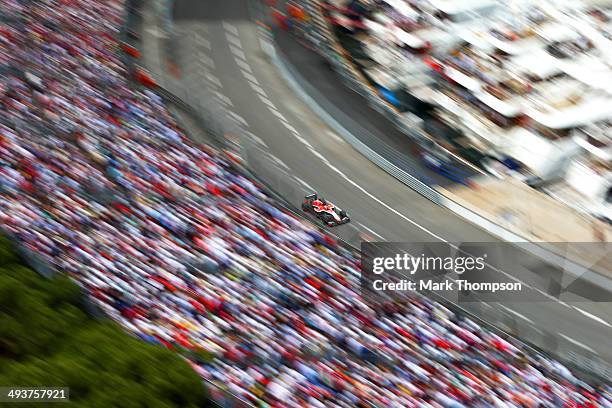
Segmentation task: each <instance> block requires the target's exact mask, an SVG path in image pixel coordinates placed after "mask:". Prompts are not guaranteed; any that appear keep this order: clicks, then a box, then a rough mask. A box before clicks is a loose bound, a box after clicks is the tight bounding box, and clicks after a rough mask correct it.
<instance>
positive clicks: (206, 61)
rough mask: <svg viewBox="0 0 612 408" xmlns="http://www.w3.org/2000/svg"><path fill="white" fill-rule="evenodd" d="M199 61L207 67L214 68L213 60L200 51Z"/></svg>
mask: <svg viewBox="0 0 612 408" xmlns="http://www.w3.org/2000/svg"><path fill="white" fill-rule="evenodd" d="M200 61H202V62H203V63H204V65H206V66H207V67H208V68H210V69H215V61H213V59H212V58H210V57H209V56H208V55H205V54H202V53H200Z"/></svg>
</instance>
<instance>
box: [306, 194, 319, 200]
mask: <svg viewBox="0 0 612 408" xmlns="http://www.w3.org/2000/svg"><path fill="white" fill-rule="evenodd" d="M304 199H305V200H310V199H312V200H316V199H317V193H312V194H308V195H306V196H305V197H304Z"/></svg>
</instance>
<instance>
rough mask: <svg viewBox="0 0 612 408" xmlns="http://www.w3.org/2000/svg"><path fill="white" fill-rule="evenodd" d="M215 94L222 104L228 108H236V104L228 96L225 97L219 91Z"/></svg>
mask: <svg viewBox="0 0 612 408" xmlns="http://www.w3.org/2000/svg"><path fill="white" fill-rule="evenodd" d="M214 94H215V97H216V98H217V99H219V100H220V101H221V103H223V104H225V105H227V106H234V103H233V102H232V100H231V99H230V98H229V97H228V96H226V95H223V94H222V93H221V92H218V91H215V92H214Z"/></svg>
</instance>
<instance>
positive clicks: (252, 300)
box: [0, 0, 612, 407]
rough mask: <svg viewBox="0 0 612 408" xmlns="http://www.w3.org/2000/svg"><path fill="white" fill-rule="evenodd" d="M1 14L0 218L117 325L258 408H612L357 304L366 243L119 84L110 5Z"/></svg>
mask: <svg viewBox="0 0 612 408" xmlns="http://www.w3.org/2000/svg"><path fill="white" fill-rule="evenodd" d="M0 6H1V7H2V14H1V18H2V19H3V21H2V22H1V23H0V24H1V27H0V42H1V46H0V63H1V64H2V65H1V66H0V69H1V70H2V76H1V80H0V109H1V110H2V113H1V114H0V121H1V123H0V223H1V225H2V227H3V228H4V229H5V230H8V231H10V232H11V233H12V234H14V235H15V236H16V237H18V239H19V240H20V241H21V243H22V245H24V246H26V247H28V248H29V249H32V250H34V251H36V252H37V253H38V254H40V255H41V256H42V257H43V258H44V259H45V260H46V261H48V262H49V263H51V264H52V265H54V266H55V267H57V268H58V269H59V270H62V271H65V272H66V273H68V274H70V275H71V276H72V277H73V278H74V279H75V280H76V281H77V282H78V283H79V284H80V285H81V286H82V287H83V288H85V289H86V290H87V291H88V292H89V293H90V295H91V297H92V299H94V300H95V301H96V303H97V304H98V305H100V307H102V308H103V309H104V310H105V312H106V313H107V314H108V315H110V316H111V317H112V318H113V319H115V320H116V321H118V322H119V323H120V324H121V325H122V326H123V327H125V328H126V329H127V330H128V331H130V332H132V333H134V334H135V335H138V336H140V337H141V338H143V339H144V340H146V341H149V342H154V343H161V344H164V345H166V346H167V347H170V348H186V349H192V350H206V351H207V352H209V353H211V354H212V355H213V356H214V359H213V360H212V361H211V362H203V363H198V364H195V363H194V367H195V368H196V370H197V371H198V372H199V373H200V374H201V375H202V376H203V377H204V378H206V379H209V380H211V381H213V382H217V383H220V384H223V385H225V386H227V387H228V388H229V389H230V390H231V391H232V392H233V393H235V394H237V395H238V396H240V397H242V398H244V399H246V400H250V401H253V402H257V403H259V404H261V406H273V407H323V406H344V407H358V406H379V407H612V395H611V394H610V389H609V388H606V387H605V386H602V387H599V388H597V389H594V388H591V387H590V386H588V385H586V384H584V383H582V382H580V381H579V380H577V379H576V378H575V377H574V376H573V375H572V374H571V373H570V372H569V371H568V370H567V369H566V368H565V367H563V366H562V365H560V364H559V363H557V362H555V361H552V360H550V359H547V358H545V357H543V356H538V355H529V354H527V353H526V352H524V351H523V350H522V349H521V348H520V347H519V346H517V345H515V344H511V343H510V342H508V341H506V340H504V339H502V338H500V337H498V336H497V335H495V334H493V333H491V332H489V331H487V330H485V329H483V328H481V327H479V326H478V325H477V324H476V323H475V322H473V321H470V320H469V319H467V318H464V317H461V316H458V315H456V314H454V313H453V312H451V311H450V310H448V309H446V308H445V307H443V306H442V305H440V304H438V303H435V302H432V301H429V300H426V299H417V298H406V299H401V300H400V299H396V300H394V301H389V302H387V303H384V304H380V305H378V307H376V308H373V307H372V306H371V305H369V304H368V303H367V302H366V301H365V300H364V299H363V298H362V296H361V294H360V289H359V267H360V265H359V257H358V254H355V253H353V252H351V251H350V250H347V249H344V248H343V247H341V246H339V245H337V244H336V242H334V240H333V239H332V238H330V237H329V236H327V235H326V234H324V233H321V232H320V231H318V230H317V229H315V228H313V227H312V226H311V225H310V224H308V223H307V222H305V221H303V220H300V219H298V218H296V217H295V216H293V215H291V213H289V212H287V211H285V210H283V209H282V208H280V207H278V206H277V205H276V204H275V203H274V202H273V201H272V200H271V199H270V198H268V197H267V196H266V195H265V194H264V192H262V190H261V189H260V188H259V187H258V186H257V184H256V183H254V182H253V181H252V180H249V179H248V178H247V177H245V176H244V175H243V174H241V172H240V171H239V170H238V169H237V167H236V166H235V165H234V163H232V162H231V161H230V160H228V159H227V158H225V156H222V155H221V154H220V153H218V152H217V151H215V150H213V149H211V148H209V147H206V146H199V145H196V144H194V143H193V142H191V141H189V140H188V139H186V137H185V136H184V135H183V134H182V132H181V130H180V129H179V128H178V126H177V125H176V123H175V122H174V120H173V118H172V116H171V115H170V114H169V112H168V111H167V110H166V109H165V107H164V105H163V103H162V101H161V99H160V98H159V97H158V96H157V95H155V94H154V93H152V92H151V91H149V90H143V89H140V88H138V87H135V86H130V85H129V83H128V82H127V80H126V76H127V74H126V71H125V69H124V67H123V66H122V63H121V59H120V56H121V54H120V52H119V44H118V42H117V38H118V36H119V33H118V29H119V27H120V26H121V23H122V21H121V20H122V17H123V9H122V7H123V4H122V3H121V2H119V1H115V0H108V1H103V2H99V1H95V0H63V1H62V0H37V1H27V0H0Z"/></svg>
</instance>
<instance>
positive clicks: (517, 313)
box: [499, 304, 535, 324]
mask: <svg viewBox="0 0 612 408" xmlns="http://www.w3.org/2000/svg"><path fill="white" fill-rule="evenodd" d="M499 306H500V307H501V308H502V309H504V310H506V311H508V312H510V313H512V314H513V315H515V316H518V317H520V318H521V319H523V320H526V321H528V322H529V323H531V324H535V323H534V322H533V320H531V319H530V318H528V317H527V316H523V315H522V314H520V313H519V312H517V311H516V310H513V309H510V308H509V307H507V306H504V305H502V304H500V305H499Z"/></svg>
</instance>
